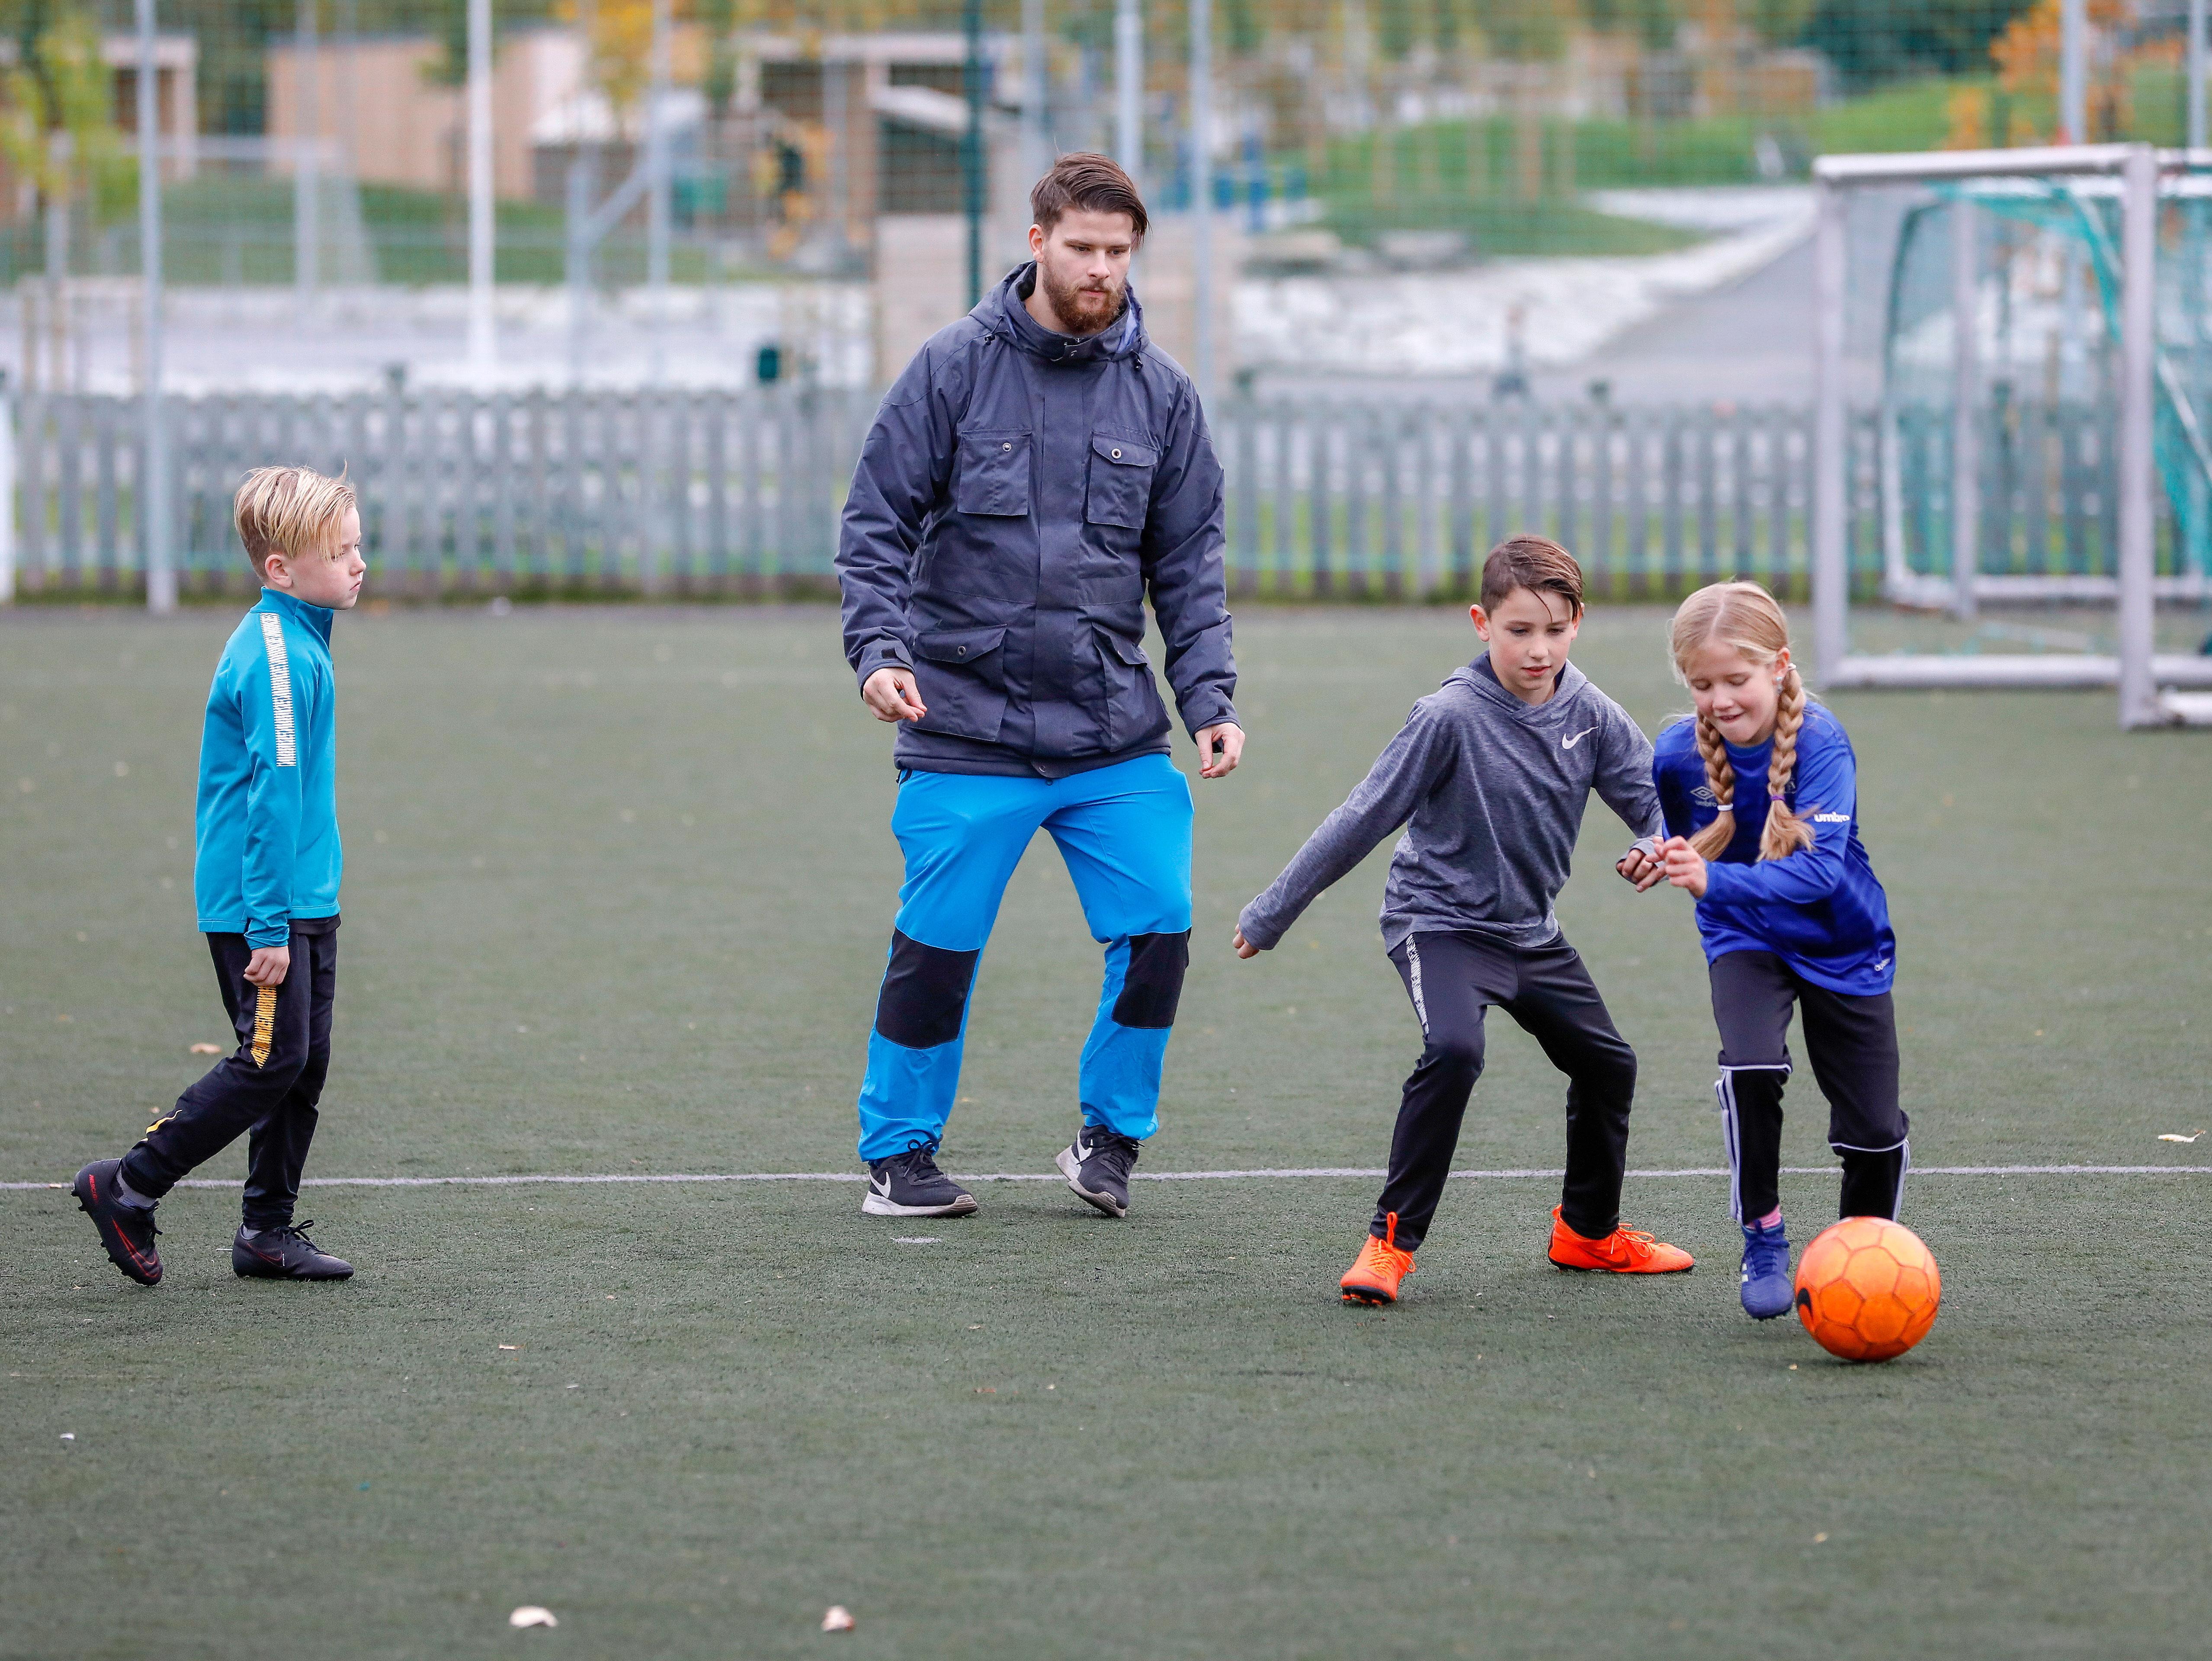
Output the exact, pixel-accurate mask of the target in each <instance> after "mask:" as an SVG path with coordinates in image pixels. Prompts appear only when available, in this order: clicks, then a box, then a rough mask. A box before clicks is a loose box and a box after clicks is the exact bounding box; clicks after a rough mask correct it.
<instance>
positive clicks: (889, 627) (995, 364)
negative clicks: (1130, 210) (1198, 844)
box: [837, 265, 1237, 777]
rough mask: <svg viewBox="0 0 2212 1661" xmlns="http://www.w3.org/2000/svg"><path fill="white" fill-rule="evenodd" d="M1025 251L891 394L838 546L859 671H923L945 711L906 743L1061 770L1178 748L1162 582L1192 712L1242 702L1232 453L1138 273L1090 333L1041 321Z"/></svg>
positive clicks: (939, 762)
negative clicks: (1231, 537) (1228, 520)
mask: <svg viewBox="0 0 2212 1661" xmlns="http://www.w3.org/2000/svg"><path fill="white" fill-rule="evenodd" d="M1035 275H1036V267H1035V266H1034V265H1023V266H1021V267H1020V268H1018V270H1016V271H1014V272H1012V274H1011V275H1010V276H1008V277H1006V280H1005V281H1003V282H1002V283H1000V284H999V285H998V287H997V288H995V289H993V290H992V291H991V292H990V293H989V294H988V295H985V296H984V298H983V300H982V301H981V303H980V304H979V305H977V307H975V310H974V311H973V312H971V313H969V314H968V315H967V316H966V317H964V318H963V319H961V320H960V321H959V322H957V323H955V324H953V325H951V326H950V327H949V328H945V329H941V330H939V332H937V333H936V334H934V335H933V336H932V337H931V338H930V339H929V341H928V343H927V344H925V345H924V346H923V347H922V349H921V351H920V352H918V353H916V354H915V359H914V362H911V363H909V364H908V366H907V368H906V371H905V373H904V374H901V375H900V376H899V378H898V380H897V382H896V384H895V385H894V386H892V387H891V389H890V392H888V393H886V394H885V395H884V401H883V406H882V408H880V409H879V410H878V411H877V412H876V421H875V425H874V426H873V427H872V428H871V429H869V432H868V437H867V441H866V445H865V446H864V447H863V448H862V450H861V453H860V465H859V467H858V468H857V469H856V470H855V472H854V475H853V489H852V493H851V495H850V496H848V497H847V499H846V503H845V516H844V523H843V527H842V535H841V537H840V538H839V545H838V551H837V579H838V583H839V586H840V587H841V588H842V592H843V595H844V623H845V656H846V659H847V660H848V662H850V663H851V664H852V666H853V669H854V672H855V673H856V674H857V675H858V676H859V677H860V683H861V684H863V685H866V684H867V679H868V677H869V676H871V675H872V674H874V673H875V672H877V671H878V670H879V669H883V668H885V667H891V666H896V667H900V668H905V669H910V670H912V671H913V672H914V675H915V681H916V684H917V685H918V687H919V690H920V691H921V701H922V702H923V703H925V704H926V705H927V706H928V709H929V713H928V714H927V715H926V716H924V717H923V718H922V719H921V721H902V722H901V723H900V725H899V730H898V739H897V742H896V745H895V746H894V748H893V751H892V754H893V757H894V759H895V760H896V762H897V764H899V765H900V766H902V767H914V768H919V769H921V770H924V771H927V772H947V773H1012V774H1023V775H1028V776H1037V775H1040V774H1042V775H1043V776H1047V777H1056V776H1060V775H1062V774H1066V773H1072V772H1079V771H1082V770H1086V769H1089V768H1091V767H1101V766H1105V765H1108V764H1111V763H1114V762H1116V761H1121V760H1124V759H1126V758H1127V757H1131V756H1139V755H1148V754H1155V753H1158V752H1159V751H1164V750H1166V749H1167V748H1168V747H1169V744H1168V740H1169V734H1170V731H1171V728H1170V724H1169V721H1168V714H1167V709H1166V707H1165V706H1164V704H1163V703H1161V701H1160V694H1159V690H1158V686H1157V684H1155V683H1154V681H1153V678H1152V666H1151V664H1150V661H1149V660H1147V659H1146V655H1145V650H1144V638H1145V600H1146V598H1147V596H1149V597H1150V599H1151V600H1152V609H1153V611H1154V612H1155V614H1156V615H1157V616H1158V618H1159V624H1160V633H1161V635H1162V636H1163V637H1164V639H1165V641H1166V642H1167V661H1166V663H1165V665H1164V667H1165V669H1166V672H1167V678H1168V682H1169V684H1170V685H1171V686H1172V687H1173V688H1174V689H1175V695H1176V704H1177V706H1178V708H1179V709H1180V712H1181V714H1182V721H1183V725H1184V726H1185V727H1187V728H1188V729H1189V730H1190V731H1191V732H1192V733H1196V732H1198V731H1199V730H1200V728H1201V727H1210V726H1212V725H1213V724H1215V723H1216V722H1218V721H1234V720H1236V718H1237V713H1236V710H1235V709H1234V708H1233V707H1232V706H1231V703H1230V698H1231V694H1232V693H1233V692H1234V691H1235V690H1236V685H1237V667H1236V663H1235V661H1234V660H1233V659H1232V657H1231V652H1230V631H1229V611H1228V605H1227V599H1228V595H1227V588H1226V584H1225V577H1224V573H1223V569H1222V485H1221V466H1220V464H1219V462H1218V461H1217V460H1216V459H1215V457H1214V453H1213V445H1212V440H1211V439H1209V438H1208V437H1207V435H1206V418H1205V416H1204V414H1203V413H1202V412H1201V411H1200V408H1199V401H1198V394H1197V392H1196V390H1195V389H1194V387H1193V386H1192V385H1191V382H1190V378H1189V377H1188V375H1186V374H1183V372H1182V369H1181V368H1178V367H1176V363H1175V362H1174V361H1173V360H1172V359H1170V358H1169V357H1168V356H1166V355H1165V354H1164V353H1162V352H1160V351H1159V350H1157V349H1156V348H1155V347H1153V346H1152V344H1151V343H1150V341H1149V340H1148V339H1147V338H1146V335H1145V326H1144V313H1143V312H1142V310H1141V308H1140V307H1139V306H1138V304H1137V300H1136V295H1134V294H1133V293H1132V294H1131V295H1129V299H1128V303H1127V307H1126V309H1125V310H1124V312H1123V313H1122V316H1121V319H1120V320H1119V321H1118V322H1116V323H1115V324H1113V325H1111V326H1109V327H1108V328H1106V329H1105V330H1104V331H1103V332H1101V333H1099V334H1097V335H1092V336H1089V337H1086V338H1080V339H1079V338H1074V337H1073V336H1068V335H1060V334H1054V333H1053V332H1050V331H1049V330H1047V329H1045V328H1043V327H1042V326H1039V325H1038V323H1037V321H1036V319H1034V318H1032V317H1031V316H1030V314H1029V312H1028V311H1027V309H1026V308H1025V307H1024V306H1023V305H1022V297H1023V296H1024V295H1026V294H1028V293H1029V291H1030V285H1031V284H1032V283H1033V282H1034V281H1035Z"/></svg>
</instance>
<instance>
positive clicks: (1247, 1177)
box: [0, 1165, 2212, 1192]
mask: <svg viewBox="0 0 2212 1661" xmlns="http://www.w3.org/2000/svg"><path fill="white" fill-rule="evenodd" d="M1839 1169H1841V1167H1840V1166H1837V1165H1784V1167H1783V1168H1782V1170H1783V1174H1784V1176H1790V1177H1822V1176H1828V1175H1831V1174H1832V1173H1833V1172H1835V1171H1838V1170H1839ZM1388 1174H1389V1173H1388V1172H1387V1171H1383V1169H1382V1167H1380V1166H1379V1165H1374V1166H1370V1165H1304V1166H1295V1167H1287V1168H1284V1169H1279V1170H1268V1169H1261V1170H1252V1171H1131V1172H1130V1173H1129V1178H1130V1180H1131V1181H1132V1182H1139V1183H1231V1182H1243V1181H1252V1180H1262V1179H1274V1180H1278V1181H1280V1180H1293V1181H1295V1180H1298V1179H1301V1178H1308V1177H1383V1176H1387V1175H1388ZM1565 1175H1566V1172H1565V1171H1562V1170H1559V1169H1558V1168H1556V1167H1554V1168H1553V1169H1549V1170H1543V1169H1537V1168H1534V1167H1531V1168H1529V1169H1526V1170H1501V1171H1453V1172H1452V1176H1453V1177H1454V1178H1455V1179H1457V1178H1474V1177H1564V1176H1565ZM1628 1175H1629V1176H1630V1177H1644V1178H1652V1179H1660V1180H1664V1179H1667V1178H1670V1177H1725V1176H1727V1175H1728V1170H1727V1167H1725V1166H1723V1165H1686V1166H1683V1167H1680V1168H1679V1169H1675V1170H1657V1171H1630V1172H1629V1173H1628ZM1912 1175H1913V1176H1914V1177H2203V1176H2212V1165H1915V1166H1913V1168H1912ZM866 1180H867V1178H866V1173H865V1172H862V1171H671V1172H666V1173H659V1172H655V1173H650V1174H648V1173H645V1172H633V1171H610V1172H607V1173H605V1174H603V1175H592V1176H577V1177H564V1176H554V1175H550V1174H535V1175H531V1176H518V1177H307V1178H305V1179H304V1180H303V1181H302V1182H301V1187H303V1188H524V1187H532V1186H543V1187H592V1186H597V1185H602V1184H607V1183H858V1182H865V1181H866ZM956 1180H957V1181H960V1182H963V1183H1058V1182H1064V1181H1066V1178H1065V1177H1061V1176H1060V1175H1059V1174H1058V1173H1056V1172H1053V1173H1042V1172H1037V1171H975V1172H971V1173H967V1174H959V1173H956ZM177 1186H178V1187H179V1188H236V1187H237V1186H238V1184H237V1183H235V1182H223V1181H218V1180H216V1179H214V1178H211V1177H186V1178H185V1180H184V1181H183V1182H181V1183H178V1184H177ZM68 1187H69V1184H68V1183H0V1192H8V1191H17V1192H26V1191H35V1192H44V1191H47V1190H51V1189H67V1188H68Z"/></svg>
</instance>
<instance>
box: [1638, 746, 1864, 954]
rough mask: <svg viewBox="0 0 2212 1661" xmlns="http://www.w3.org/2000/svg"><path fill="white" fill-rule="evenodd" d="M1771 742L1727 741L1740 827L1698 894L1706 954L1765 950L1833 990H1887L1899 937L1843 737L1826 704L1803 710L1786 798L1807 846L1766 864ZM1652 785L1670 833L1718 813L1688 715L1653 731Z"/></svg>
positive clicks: (1698, 826) (1684, 832)
mask: <svg viewBox="0 0 2212 1661" xmlns="http://www.w3.org/2000/svg"><path fill="white" fill-rule="evenodd" d="M1773 748H1774V746H1773V743H1772V741H1771V740H1769V741H1768V742H1767V743H1765V744H1762V745H1759V746H1758V747H1757V748H1755V749H1750V750H1739V749H1737V748H1736V746H1735V745H1733V744H1731V745H1729V747H1728V751H1729V764H1731V765H1732V766H1733V767H1734V768H1735V809H1736V811H1735V836H1734V837H1732V838H1730V839H1729V845H1728V847H1727V848H1726V849H1724V850H1723V852H1722V854H1721V856H1720V857H1719V858H1718V859H1717V860H1713V861H1709V862H1708V865H1707V867H1706V879H1705V898H1703V899H1701V900H1699V902H1698V933H1699V935H1700V936H1701V937H1702V938H1703V940H1704V941H1705V960H1706V961H1707V962H1708V963H1710V962H1711V961H1712V960H1713V959H1714V958H1719V957H1724V956H1726V955H1727V954H1728V953H1729V952H1773V953H1774V954H1775V955H1776V956H1777V957H1778V958H1781V959H1782V960H1783V962H1784V963H1786V964H1789V965H1790V968H1791V969H1793V970H1796V972H1797V973H1798V974H1799V975H1801V976H1802V977H1804V978H1805V979H1807V980H1808V981H1810V982H1812V983H1813V984H1814V985H1815V986H1820V987H1826V989H1828V990H1829V991H1831V992H1840V993H1843V994H1844V995H1846V996H1849V997H1870V996H1872V995H1875V994H1876V993H1880V992H1887V991H1888V990H1889V989H1890V986H1891V983H1893V981H1894V980H1895V978H1896V975H1897V937H1896V935H1895V934H1892V933H1891V932H1890V927H1889V899H1888V897H1887V895H1885V894H1884V893H1883V892H1882V889H1881V882H1880V881H1878V880H1877V879H1875V874H1874V862H1873V861H1871V860H1869V858H1868V857H1867V851H1866V845H1865V844H1864V843H1862V842H1861V841H1860V840H1859V814H1858V762H1857V757H1855V756H1854V755H1853V754H1852V753H1851V741H1850V737H1849V736H1848V735H1847V734H1846V733H1844V726H1843V723H1842V722H1841V721H1838V720H1837V719H1836V718H1835V716H1834V715H1833V714H1832V713H1831V712H1830V711H1829V710H1828V709H1827V708H1826V706H1825V705H1822V704H1818V703H1814V704H1808V705H1807V706H1806V709H1805V724H1804V725H1803V726H1802V727H1800V728H1799V729H1798V732H1797V766H1796V776H1794V777H1793V778H1792V779H1791V781H1790V791H1789V800H1790V807H1791V809H1792V810H1793V811H1794V812H1796V814H1797V815H1798V817H1799V818H1802V819H1803V820H1804V821H1805V822H1806V823H1807V824H1808V825H1810V826H1811V827H1812V831H1813V845H1812V846H1811V847H1810V848H1805V849H1799V850H1798V851H1797V852H1796V853H1794V854H1792V855H1790V856H1789V857H1788V858H1787V859H1779V860H1766V861H1761V860H1760V859H1759V836H1760V834H1761V833H1762V832H1763V831H1765V828H1766V801H1767V795H1766V764H1767V761H1768V758H1769V757H1770V756H1771V754H1772V751H1773ZM1651 782H1653V783H1654V784H1656V786H1657V787H1658V788H1659V808H1660V812H1662V814H1664V815H1665V817H1666V820H1667V831H1668V835H1670V836H1677V837H1689V836H1694V835H1696V834H1697V833H1698V832H1699V831H1702V830H1703V829H1705V826H1707V825H1709V824H1711V823H1712V822H1713V820H1714V819H1715V818H1717V817H1718V813H1717V804H1716V803H1715V801H1714V800H1713V793H1712V792H1711V790H1710V789H1708V788H1706V786H1705V760H1704V758H1703V757H1700V756H1699V754H1698V735H1697V725H1696V723H1695V722H1694V721H1677V722H1676V723H1674V725H1673V726H1671V727H1668V728H1667V729H1666V730H1665V731H1664V732H1662V733H1660V734H1659V737H1658V739H1657V741H1656V743H1655V744H1654V745H1653V746H1652V758H1651Z"/></svg>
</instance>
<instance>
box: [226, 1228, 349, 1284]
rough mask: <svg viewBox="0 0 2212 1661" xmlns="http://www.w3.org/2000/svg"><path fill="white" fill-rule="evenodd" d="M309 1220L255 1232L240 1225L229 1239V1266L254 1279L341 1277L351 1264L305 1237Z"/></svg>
mask: <svg viewBox="0 0 2212 1661" xmlns="http://www.w3.org/2000/svg"><path fill="white" fill-rule="evenodd" d="M313 1226H314V1224H313V1223H312V1222H306V1223H301V1224H298V1225H296V1226H292V1225H288V1226H285V1227H283V1228H264V1229H262V1230H260V1231H259V1232H255V1231H253V1230H252V1229H249V1228H240V1230H239V1231H238V1235H237V1238H234V1239H233V1240H232V1241H231V1243H230V1270H231V1273H232V1274H234V1275H238V1276H239V1277H240V1279H246V1278H249V1277H250V1278H252V1279H254V1280H258V1281H343V1280H344V1279H346V1278H347V1276H349V1275H351V1274H352V1273H353V1265H352V1264H351V1263H349V1262H346V1260H345V1259H344V1258H343V1257H333V1256H331V1254H330V1253H329V1252H327V1251H325V1250H323V1249H322V1248H321V1247H320V1246H319V1245H317V1244H315V1243H314V1242H313V1240H311V1239H309V1238H307V1231H308V1230H309V1229H311V1228H313Z"/></svg>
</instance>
